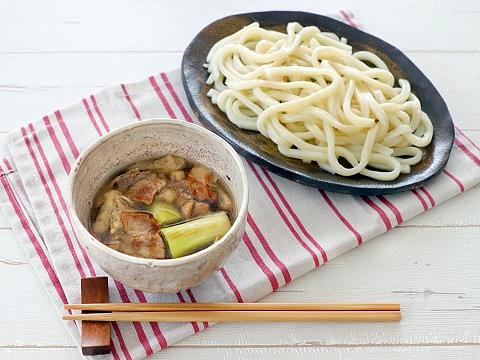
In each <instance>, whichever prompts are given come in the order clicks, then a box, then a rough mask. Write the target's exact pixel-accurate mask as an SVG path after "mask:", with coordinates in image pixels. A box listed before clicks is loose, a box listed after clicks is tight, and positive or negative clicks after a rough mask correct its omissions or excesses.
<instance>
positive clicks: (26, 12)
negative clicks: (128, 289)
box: [0, 0, 480, 359]
mask: <svg viewBox="0 0 480 360" xmlns="http://www.w3.org/2000/svg"><path fill="white" fill-rule="evenodd" d="M278 3H279V1H276V0H263V1H258V0H248V1H247V0H242V1H236V2H232V3H231V2H230V1H210V0H208V1H207V0H203V1H198V2H196V1H174V0H168V1H154V0H150V1H146V0H144V1H134V0H109V1H105V0H104V1H94V0H83V1H78V2H75V3H73V2H68V1H45V2H37V1H33V0H2V2H1V3H0V105H1V106H0V132H2V133H6V132H8V131H9V130H12V129H14V128H16V127H18V126H20V125H22V124H24V123H26V122H28V121H31V120H32V119H36V118H38V117H39V116H40V115H43V114H44V113H47V112H49V111H51V110H53V109H56V108H58V107H61V106H63V105H67V104H69V103H71V102H73V101H76V100H78V99H79V98H81V97H82V96H84V95H86V94H89V93H92V92H95V91H97V90H99V89H101V88H102V87H104V86H106V85H110V84H115V83H119V82H128V81H134V80H137V79H142V78H144V77H146V76H147V75H150V74H153V73H157V72H159V71H160V70H165V69H168V68H173V67H177V66H179V64H180V59H181V56H182V50H183V49H184V48H185V46H186V45H187V44H188V42H189V41H190V39H191V38H192V37H193V36H194V35H195V34H196V33H197V31H199V30H200V29H201V28H202V27H203V26H205V25H207V24H208V23H209V22H211V21H213V20H215V19H216V18H219V17H222V16H225V15H228V14H231V13H238V12H245V11H254V10H266V9H279V8H285V9H288V8H290V9H298V10H305V11H312V12H318V13H329V12H334V11H336V10H338V9H341V8H347V9H351V10H352V11H353V12H354V13H355V15H356V16H357V18H358V19H359V21H360V22H361V23H362V24H363V25H364V26H365V28H367V29H368V30H369V31H370V32H371V33H373V34H375V35H378V36H380V37H382V38H384V39H385V40H387V41H389V42H390V43H392V44H394V45H396V46H398V47H399V48H401V49H402V50H404V51H405V52H406V53H407V54H408V56H410V57H411V58H412V59H413V60H414V61H415V62H416V63H417V64H418V65H419V66H420V68H421V69H423V71H424V72H425V73H426V74H427V75H428V76H429V77H430V79H431V80H432V81H433V83H434V84H435V85H436V86H437V87H438V89H439V90H440V92H441V93H442V94H443V96H444V97H445V99H446V101H447V103H448V105H449V108H450V110H451V112H452V115H453V117H454V119H455V121H456V123H457V125H459V126H460V127H461V128H462V129H464V130H465V132H466V133H467V134H468V135H469V136H470V137H471V138H473V139H474V140H476V141H477V142H480V122H479V119H480V97H479V96H480V90H479V89H480V87H479V83H480V66H479V65H480V3H478V2H476V1H474V0H471V1H466V0H464V1H456V2H453V1H452V2H451V4H450V2H448V1H435V0H429V1H422V2H419V1H413V0H412V1H410V0H409V1H406V0H403V1H401V2H399V1H395V2H385V1H384V2H379V1H377V0H363V1H354V0H352V1H342V0H336V1H320V0H315V1H313V0H312V1H296V4H295V5H294V7H293V5H292V6H288V5H287V4H286V2H285V5H278ZM291 3H293V2H291ZM379 4H380V6H381V7H377V6H378V5H379ZM479 200H480V187H476V188H474V189H472V190H470V191H468V192H467V193H465V194H463V195H461V196H459V197H457V198H456V199H454V200H451V201H449V202H448V203H446V204H443V205H440V206H439V207H438V208H436V209H434V210H432V211H430V212H428V213H427V214H424V215H423V216H419V217H417V218H416V219H414V220H413V221H409V222H407V223H406V224H404V225H402V226H401V227H400V228H397V229H395V230H393V231H391V232H389V233H388V234H386V235H384V236H381V237H380V238H377V239H375V240H372V241H371V242H369V243H367V244H365V245H364V246H362V247H361V248H358V249H356V250H354V251H351V252H350V253H348V254H346V255H344V256H341V257H340V258H338V259H335V260H333V261H331V262H330V263H328V264H327V265H325V266H323V267H321V268H320V269H318V270H316V271H313V272H312V273H310V274H308V275H306V276H304V277H303V278H301V279H299V280H297V281H295V282H294V283H292V284H290V285H289V286H287V287H285V288H281V289H279V290H278V291H277V292H275V293H274V294H272V295H271V296H269V297H268V298H267V299H265V300H268V301H314V300H315V301H324V302H328V301H338V302H341V301H344V302H349V301H360V302H361V301H385V302H388V301H395V302H400V303H401V304H402V306H403V309H404V319H403V320H402V322H401V323H399V324H380V325H375V324H374V325H372V324H369V325H362V324H343V325H340V324H326V325H318V324H288V325H278V324H276V325H266V324H258V325H256V324H228V325H226V324H224V325H216V326H214V327H213V328H212V329H209V330H207V331H205V332H203V333H201V334H198V335H196V336H192V337H190V338H188V339H186V340H184V341H182V342H181V343H178V344H176V345H175V346H173V347H171V348H169V349H167V350H165V351H163V352H162V353H161V354H159V355H156V356H154V358H155V359H182V358H187V357H195V358H197V359H212V358H214V359H236V358H242V359H271V358H274V357H275V358H277V359H293V358H320V357H321V358H322V359H338V358H342V359H359V358H365V359H378V358H385V359H430V358H434V359H457V358H458V359H478V358H480V207H479V206H478V202H479ZM432 249H433V250H432ZM0 289H1V290H0V304H1V305H2V306H0V358H2V359H3V358H8V359H54V358H59V359H67V358H75V359H77V358H80V355H79V352H78V351H77V349H76V348H75V344H74V342H73V341H72V339H71V338H70V337H69V335H68V334H67V331H66V330H65V328H64V326H63V324H62V322H61V321H60V320H59V318H58V315H57V313H56V311H55V310H54V308H53V306H52V304H51V303H50V301H49V299H48V298H47V295H46V293H45V292H44V290H43V288H42V287H41V285H40V283H39V281H37V278H36V275H35V273H34V271H33V269H32V267H31V266H30V265H29V263H28V260H27V259H26V258H25V255H24V254H23V251H22V249H21V248H20V247H19V245H18V244H17V243H16V241H14V240H13V233H12V231H11V229H10V228H9V226H8V223H7V221H6V220H5V219H3V218H2V219H0Z"/></svg>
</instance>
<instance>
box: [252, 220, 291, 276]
mask: <svg viewBox="0 0 480 360" xmlns="http://www.w3.org/2000/svg"><path fill="white" fill-rule="evenodd" d="M247 223H248V225H250V228H251V229H252V230H253V232H254V233H255V235H256V237H257V239H258V241H260V244H262V247H263V249H264V250H265V252H266V253H267V255H268V257H269V258H270V259H271V260H272V261H273V263H274V264H275V265H276V266H277V268H278V269H279V270H280V272H281V273H282V275H283V279H284V280H285V284H288V283H289V282H290V281H292V277H291V276H290V272H289V271H288V269H287V267H286V266H285V264H284V263H283V262H282V261H281V260H280V259H279V258H278V256H277V255H276V254H275V252H274V251H273V250H272V248H271V247H270V245H269V244H268V242H267V240H266V239H265V237H264V236H263V234H262V232H261V231H260V229H259V228H258V226H257V224H256V223H255V220H253V217H252V215H251V214H250V213H247Z"/></svg>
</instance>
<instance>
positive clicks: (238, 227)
mask: <svg viewBox="0 0 480 360" xmlns="http://www.w3.org/2000/svg"><path fill="white" fill-rule="evenodd" d="M172 123H173V124H175V125H178V126H183V127H186V128H189V129H191V130H193V131H194V132H201V133H203V134H205V135H207V136H208V137H209V138H210V139H211V140H213V141H216V142H218V143H220V144H221V145H223V147H224V148H225V150H227V152H228V153H229V154H230V156H231V157H232V159H233V161H234V162H235V164H236V166H237V168H238V169H239V170H240V178H241V188H242V190H243V195H242V198H241V203H240V206H239V210H238V213H237V217H236V219H235V221H234V222H233V224H232V227H231V228H230V229H229V230H228V231H227V233H226V234H225V235H224V236H223V237H222V238H221V239H220V240H218V241H216V242H214V243H213V244H212V245H210V246H208V247H206V248H205V249H202V250H200V251H198V252H196V253H193V254H190V255H186V256H183V257H180V258H177V259H150V258H141V257H136V256H133V255H127V254H124V253H122V252H120V251H117V250H114V249H112V248H110V247H108V246H106V245H105V244H103V243H102V242H101V241H99V240H97V239H96V238H95V237H94V236H93V235H92V234H91V233H90V232H89V231H88V229H87V228H86V227H85V226H84V225H83V224H82V222H81V221H80V219H79V217H78V214H77V211H76V210H75V207H74V205H73V186H74V183H75V180H76V179H77V174H78V171H79V169H80V168H81V166H82V165H83V162H84V161H85V159H86V158H87V157H88V156H89V155H90V154H91V153H92V152H93V151H94V150H96V149H97V148H98V147H100V146H102V145H103V144H104V143H106V142H107V141H108V140H109V139H111V138H113V137H115V136H116V135H118V134H121V133H124V132H128V131H130V130H132V129H134V128H137V127H141V126H148V125H164V124H169V125H170V124H172ZM66 197H67V199H66V200H67V205H68V208H69V209H68V210H69V212H70V215H71V216H72V218H73V221H74V223H75V225H76V226H75V228H76V229H77V231H80V232H81V233H82V235H85V237H86V238H88V242H89V244H91V245H92V246H94V247H96V248H97V249H98V250H100V251H101V252H102V253H104V254H105V255H108V256H111V257H114V258H116V259H117V260H120V261H124V262H128V263H134V264H137V265H146V266H151V267H152V266H160V267H174V266H177V265H182V264H186V263H190V262H193V261H195V260H196V259H197V258H201V257H205V256H208V255H209V254H210V253H212V252H214V251H216V250H217V249H219V248H220V247H222V246H223V245H224V244H225V242H226V239H227V238H229V237H231V236H232V235H233V234H234V233H236V232H238V231H242V227H243V222H244V219H245V218H246V214H247V208H248V180H247V173H246V171H245V167H244V165H243V162H242V159H241V158H240V156H239V155H238V153H237V152H236V151H235V150H234V148H233V147H232V146H231V145H230V144H229V143H227V142H226V141H225V140H223V139H222V138H221V137H220V136H218V135H216V134H215V133H213V132H211V131H209V130H207V129H205V128H203V127H201V126H200V125H196V124H193V123H189V122H187V121H183V120H180V119H171V118H149V119H145V120H142V121H140V122H134V123H129V124H127V125H124V126H121V127H119V128H117V129H115V130H113V131H111V132H109V133H108V134H105V135H103V136H101V137H100V138H98V139H97V140H95V141H94V142H93V143H91V144H90V145H89V146H87V147H86V148H85V149H84V150H83V151H82V152H81V153H80V155H79V156H78V157H77V159H76V160H75V162H74V164H73V166H72V170H71V171H70V174H69V175H68V182H67V196H66ZM80 246H83V245H82V244H81V245H80Z"/></svg>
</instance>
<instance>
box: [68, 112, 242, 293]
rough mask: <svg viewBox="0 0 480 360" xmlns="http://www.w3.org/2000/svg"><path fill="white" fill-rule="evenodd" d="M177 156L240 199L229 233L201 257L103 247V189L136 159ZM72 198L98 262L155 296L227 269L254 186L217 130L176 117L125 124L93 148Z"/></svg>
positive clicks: (78, 166)
mask: <svg viewBox="0 0 480 360" xmlns="http://www.w3.org/2000/svg"><path fill="white" fill-rule="evenodd" d="M169 153H173V154H176V155H179V156H182V157H185V158H187V159H190V160H194V161H198V162H200V163H202V164H205V165H206V166H208V167H210V168H212V169H213V170H215V171H216V172H217V174H218V175H220V177H221V178H222V179H223V180H224V181H225V182H226V184H227V185H228V187H229V188H230V189H231V191H232V194H233V197H234V200H235V211H234V214H233V215H234V218H235V222H234V223H233V226H232V227H231V229H230V230H229V231H228V232H227V234H226V235H225V236H224V237H223V238H222V239H220V240H219V241H217V242H216V243H214V244H213V245H211V246H209V247H208V248H206V249H204V250H201V251H199V252H197V253H195V254H192V255H189V256H185V257H182V258H179V259H167V260H155V259H143V258H138V257H134V256H130V255H126V254H123V253H120V252H118V251H116V250H113V249H111V248H109V247H108V246H105V245H103V244H102V243H101V242H100V241H98V240H96V239H95V238H94V237H93V236H92V235H91V234H90V233H89V232H88V230H87V227H88V218H89V213H90V209H91V207H92V201H93V198H94V196H95V193H96V191H97V190H98V188H99V187H100V186H101V185H102V184H103V182H104V181H106V180H107V179H108V178H109V177H110V176H112V175H113V174H114V173H115V172H116V171H118V170H119V169H121V168H123V167H125V166H126V165H128V164H131V163H132V162H134V161H137V160H140V159H144V158H150V157H159V156H162V155H165V154H169ZM68 198H69V205H70V211H71V215H72V219H73V223H74V227H75V232H76V233H77V236H78V238H79V239H80V241H81V242H82V244H83V246H84V247H85V249H86V250H87V252H88V254H89V255H90V256H91V257H92V258H93V260H94V261H95V262H96V263H97V264H98V265H100V266H101V267H102V269H103V270H105V271H106V272H107V273H108V274H109V275H111V276H112V277H113V278H114V279H116V280H118V281H120V282H122V283H124V284H126V285H129V286H131V287H133V288H136V289H141V290H144V291H147V292H151V293H161V292H168V293H170V292H177V291H181V290H184V289H188V288H190V287H193V286H196V285H198V284H200V283H201V282H202V281H204V280H205V279H207V278H208V277H209V276H210V275H211V274H212V273H213V272H214V271H216V270H218V269H219V268H220V267H222V266H223V264H224V262H225V260H226V259H227V257H228V255H229V254H230V253H231V252H232V251H233V249H235V247H236V246H237V245H238V243H239V242H240V239H241V237H242V235H243V232H244V229H245V220H246V215H247V203H248V183H247V177H246V173H245V168H244V167H243V164H242V160H241V159H240V157H239V156H238V154H237V153H236V152H235V150H234V149H233V148H232V147H231V146H230V145H229V144H227V143H226V142H225V141H224V140H222V139H221V138H220V137H218V136H217V135H215V134H213V133H212V132H210V131H208V130H205V129H204V128H202V127H200V126H197V125H194V124H189V123H187V122H185V121H178V120H171V119H152V120H145V121H142V122H138V123H133V124H130V125H127V126H124V127H122V128H120V129H118V130H115V131H112V132H111V133H109V134H108V135H105V136H103V137H102V138H100V139H99V140H97V141H96V142H95V143H93V144H92V145H91V146H90V147H88V148H87V149H86V150H85V151H84V152H83V153H82V154H80V156H79V158H78V159H77V161H76V162H75V165H74V166H73V170H72V172H71V173H70V179H69V189H68Z"/></svg>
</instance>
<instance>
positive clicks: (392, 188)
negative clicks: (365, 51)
mask: <svg viewBox="0 0 480 360" xmlns="http://www.w3.org/2000/svg"><path fill="white" fill-rule="evenodd" d="M285 16H291V17H292V18H295V19H296V18H302V17H305V16H306V17H309V18H315V22H316V23H321V22H324V23H331V24H334V25H335V26H336V27H337V28H338V29H340V30H341V31H338V33H340V34H342V36H345V37H347V38H349V35H348V34H355V33H357V35H359V36H364V37H367V38H370V39H371V40H372V41H374V42H376V43H377V44H378V47H381V48H382V50H383V51H385V50H386V49H387V50H388V51H390V52H391V53H392V54H393V55H394V56H399V57H400V61H401V62H402V63H404V64H403V66H405V67H407V66H408V67H410V68H411V69H412V70H413V71H414V72H415V73H417V74H418V75H419V76H421V77H422V78H423V79H422V80H423V81H424V82H425V84H426V86H427V87H428V88H429V91H431V92H432V93H431V95H430V96H433V97H435V98H436V101H437V102H439V105H440V106H441V107H442V108H443V109H444V111H445V114H444V116H445V119H444V120H443V122H442V124H441V125H442V127H443V132H444V133H446V134H447V136H448V138H444V139H435V133H436V127H437V126H439V125H435V126H434V140H432V142H433V141H436V140H437V141H443V142H447V144H446V146H443V151H442V152H437V153H436V156H437V160H438V161H437V162H436V163H434V164H432V165H431V166H430V167H429V168H427V169H426V170H425V171H424V172H425V173H428V174H425V175H424V176H423V177H422V176H420V178H419V179H416V180H414V179H411V178H409V177H408V174H407V175H405V180H404V181H402V182H401V183H395V182H380V181H375V180H373V181H372V180H371V179H368V178H366V177H362V179H360V180H359V179H358V178H357V179H356V180H355V181H349V180H350V179H351V178H349V177H343V176H340V175H336V176H335V178H336V179H335V180H329V179H322V178H321V175H320V177H313V176H309V175H307V174H305V173H304V172H303V171H299V170H298V169H296V168H295V167H292V166H288V164H285V163H283V162H282V161H281V160H279V159H277V158H275V157H272V156H271V155H270V154H268V153H266V152H263V151H260V152H259V151H257V150H256V149H249V150H246V149H245V148H244V147H243V146H242V144H241V143H239V141H236V139H235V135H234V134H233V135H232V134H231V133H230V132H228V131H227V130H226V129H225V128H223V127H221V126H215V124H213V123H212V122H211V121H210V120H209V119H208V118H207V117H206V116H205V114H204V112H203V111H201V110H200V108H199V106H198V104H197V101H196V99H195V97H194V95H193V94H192V92H191V89H190V85H189V83H188V77H189V71H190V69H189V64H188V62H189V55H190V54H191V52H192V49H193V48H195V47H196V43H197V41H198V39H200V38H201V36H202V34H203V33H204V32H206V31H208V30H209V29H210V28H211V27H212V26H213V25H215V24H216V23H218V22H223V21H226V20H228V19H231V18H234V17H249V18H251V21H252V22H253V21H258V22H260V24H262V22H263V23H270V24H278V21H275V20H273V21H272V20H269V21H268V20H263V18H264V17H285ZM290 21H293V19H292V20H290ZM299 21H300V22H301V20H299ZM319 26H320V27H321V25H319ZM208 50H209V49H207V51H208ZM181 76H182V83H183V86H184V89H185V93H186V96H187V100H188V102H189V104H190V106H191V108H192V110H193V112H194V113H195V115H196V116H197V118H198V119H199V120H200V122H201V123H202V125H204V126H205V127H207V128H208V129H210V130H211V131H213V132H214V133H216V134H218V135H219V136H221V137H222V138H223V139H225V140H226V141H227V142H228V143H230V144H231V145H232V146H233V147H234V148H235V149H236V150H237V151H238V153H239V154H240V155H242V156H243V157H245V158H246V159H248V160H252V161H253V162H255V163H256V164H258V165H260V166H262V167H265V168H267V169H268V170H269V171H271V172H273V173H275V174H277V175H279V176H282V177H284V178H287V179H289V180H292V181H295V182H298V183H301V184H304V185H307V186H311V187H315V188H319V189H323V190H327V191H331V192H339V193H346V194H353V195H380V194H392V193H398V192H403V191H407V190H411V189H415V188H419V187H422V186H424V185H425V183H427V182H428V181H430V180H432V179H433V178H434V177H436V176H438V175H439V174H440V173H441V172H442V171H443V170H444V168H445V167H446V165H447V162H448V158H449V156H450V152H451V149H452V147H453V141H454V136H455V130H454V126H453V121H452V118H451V115H450V113H449V111H448V108H447V105H446V103H445V101H444V99H443V98H442V96H441V95H440V93H439V92H438V90H437V89H436V88H435V86H434V85H433V84H432V83H431V81H430V80H429V79H428V78H427V77H426V76H425V74H423V72H422V71H421V70H420V69H419V68H418V67H417V66H416V65H415V64H414V63H413V62H412V61H411V60H410V59H409V58H408V57H407V56H406V55H405V54H403V53H402V52H401V51H400V50H399V49H397V48H396V47H394V46H393V45H390V44H389V43H387V42H385V41H384V40H382V39H380V38H377V37H376V36H374V35H371V34H368V33H366V32H364V31H362V30H360V29H358V28H353V27H351V26H349V25H347V24H345V23H343V22H341V21H338V20H335V19H333V18H330V17H326V16H323V15H318V14H314V13H308V12H302V11H262V12H250V13H241V14H234V15H230V16H226V17H223V18H221V19H218V20H216V21H214V22H212V23H210V24H209V25H207V26H206V27H204V28H203V29H202V30H201V31H200V32H199V33H198V34H197V35H196V36H195V38H194V39H193V40H192V41H191V43H190V44H189V45H188V47H187V48H186V50H185V52H184V55H183V58H182V66H181ZM206 78H207V72H206V70H205V80H206ZM222 115H223V113H222ZM223 116H226V115H223ZM243 131H247V130H243ZM322 171H323V170H319V172H320V174H321V172H322ZM362 180H363V181H362ZM364 182H369V184H368V185H366V184H365V183H364Z"/></svg>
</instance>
